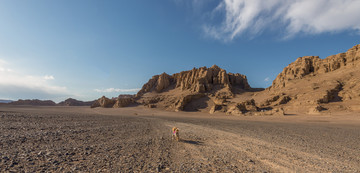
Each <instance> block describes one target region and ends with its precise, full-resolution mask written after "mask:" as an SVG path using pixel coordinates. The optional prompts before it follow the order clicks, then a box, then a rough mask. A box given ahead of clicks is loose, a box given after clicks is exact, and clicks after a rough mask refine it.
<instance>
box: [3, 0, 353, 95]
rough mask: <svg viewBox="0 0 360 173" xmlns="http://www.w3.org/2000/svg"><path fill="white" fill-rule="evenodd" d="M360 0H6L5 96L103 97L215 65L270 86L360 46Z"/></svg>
mask: <svg viewBox="0 0 360 173" xmlns="http://www.w3.org/2000/svg"><path fill="white" fill-rule="evenodd" d="M358 9H360V1H357V0H317V1H309V0H298V1H286V0H269V1H261V0H183V1H181V0H166V1H165V0H153V1H148V0H131V1H115V0H114V1H111V0H107V1H92V0H88V1H85V0H62V1H48V0H32V1H24V0H0V99H13V100H16V99H20V98H22V99H34V98H38V99H52V100H54V101H57V102H58V101H61V100H64V99H66V98H68V97H73V98H76V99H80V100H93V99H96V98H99V97H100V96H102V95H106V96H108V97H112V96H113V97H115V96H117V95H119V94H125V93H136V91H137V90H138V89H139V88H141V87H142V85H143V84H144V83H145V82H147V80H148V79H150V78H151V76H153V75H156V74H160V73H162V72H166V73H168V74H173V73H177V72H180V71H184V70H190V69H192V68H193V67H202V66H207V67H210V66H211V65H213V64H217V65H218V66H220V67H221V68H224V69H225V70H227V71H228V72H232V73H241V74H244V75H246V76H247V77H248V80H249V83H250V85H251V86H252V87H268V86H270V85H271V82H272V80H273V79H275V77H276V75H277V74H278V73H280V72H281V71H282V69H283V68H284V67H286V66H287V65H288V64H289V63H291V62H293V61H294V60H295V59H296V58H298V57H301V56H307V55H318V56H320V57H321V58H325V57H327V56H329V55H332V54H337V53H340V52H345V51H347V50H348V49H349V48H351V47H352V46H354V45H356V44H359V38H360V20H358V19H359V17H360V10H358Z"/></svg>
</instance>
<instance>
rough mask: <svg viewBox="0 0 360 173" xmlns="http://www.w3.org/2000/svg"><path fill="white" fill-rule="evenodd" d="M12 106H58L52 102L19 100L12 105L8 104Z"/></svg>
mask: <svg viewBox="0 0 360 173" xmlns="http://www.w3.org/2000/svg"><path fill="white" fill-rule="evenodd" d="M8 104H10V105H31V106H56V103H55V102H53V101H52V100H38V99H33V100H22V99H19V100H18V101H14V102H11V103H8Z"/></svg>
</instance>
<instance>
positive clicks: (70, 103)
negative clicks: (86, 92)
mask: <svg viewBox="0 0 360 173" xmlns="http://www.w3.org/2000/svg"><path fill="white" fill-rule="evenodd" d="M93 103H94V101H88V102H84V101H80V100H76V99H73V98H68V99H66V100H65V101H62V102H60V103H58V105H59V106H91V105H92V104H93Z"/></svg>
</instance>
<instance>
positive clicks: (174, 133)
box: [171, 127, 180, 141]
mask: <svg viewBox="0 0 360 173" xmlns="http://www.w3.org/2000/svg"><path fill="white" fill-rule="evenodd" d="M171 136H172V139H175V140H176V141H179V140H180V136H179V129H178V128H176V127H173V128H172V130H171Z"/></svg>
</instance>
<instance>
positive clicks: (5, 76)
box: [0, 59, 69, 99]
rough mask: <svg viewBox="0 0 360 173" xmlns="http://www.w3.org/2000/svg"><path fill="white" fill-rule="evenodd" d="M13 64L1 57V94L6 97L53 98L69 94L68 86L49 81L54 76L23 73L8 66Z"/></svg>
mask: <svg viewBox="0 0 360 173" xmlns="http://www.w3.org/2000/svg"><path fill="white" fill-rule="evenodd" d="M10 65H11V64H10V63H9V62H7V61H5V60H2V59H0V96H1V97H6V98H13V99H17V98H39V99H52V98H55V97H59V96H66V95H69V91H68V90H67V88H66V87H63V86H57V85H54V84H52V83H50V82H49V80H54V79H55V78H54V76H52V75H45V76H36V75H29V74H22V73H19V72H17V71H16V70H12V69H10V68H8V67H9V66H10Z"/></svg>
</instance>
